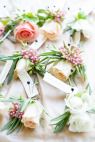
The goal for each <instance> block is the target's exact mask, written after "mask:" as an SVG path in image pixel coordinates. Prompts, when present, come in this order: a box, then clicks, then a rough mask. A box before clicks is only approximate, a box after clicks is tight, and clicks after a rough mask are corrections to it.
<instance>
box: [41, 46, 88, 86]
mask: <svg viewBox="0 0 95 142" xmlns="http://www.w3.org/2000/svg"><path fill="white" fill-rule="evenodd" d="M41 57H42V60H43V61H44V62H46V64H47V71H48V72H50V73H51V74H52V75H54V76H55V77H56V78H58V79H60V80H62V81H65V82H66V81H69V83H70V84H72V81H74V80H75V77H76V76H77V75H80V76H82V78H83V79H84V81H85V79H86V78H85V77H86V74H85V67H84V64H83V60H82V57H81V51H80V49H79V48H77V47H74V46H71V47H70V48H68V47H67V46H64V47H61V48H60V49H54V50H51V51H49V52H46V53H42V54H41ZM50 64H51V66H50ZM48 65H49V66H50V67H48Z"/></svg>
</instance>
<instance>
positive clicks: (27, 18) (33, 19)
mask: <svg viewBox="0 0 95 142" xmlns="http://www.w3.org/2000/svg"><path fill="white" fill-rule="evenodd" d="M22 20H25V21H31V22H35V23H38V22H39V18H38V17H37V16H36V15H33V14H32V13H31V12H28V13H24V14H23V15H22Z"/></svg>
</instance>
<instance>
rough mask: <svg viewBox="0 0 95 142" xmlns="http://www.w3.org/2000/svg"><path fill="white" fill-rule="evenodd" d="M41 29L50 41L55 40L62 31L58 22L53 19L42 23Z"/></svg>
mask: <svg viewBox="0 0 95 142" xmlns="http://www.w3.org/2000/svg"><path fill="white" fill-rule="evenodd" d="M42 30H43V32H44V35H45V37H46V38H47V39H49V40H51V41H54V40H57V39H58V38H59V36H60V35H61V33H62V29H61V26H60V24H59V23H57V22H54V21H52V22H49V23H46V24H44V26H43V27H42Z"/></svg>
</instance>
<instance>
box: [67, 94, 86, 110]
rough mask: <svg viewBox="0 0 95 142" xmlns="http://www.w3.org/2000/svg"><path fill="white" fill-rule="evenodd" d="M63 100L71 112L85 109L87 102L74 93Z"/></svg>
mask: <svg viewBox="0 0 95 142" xmlns="http://www.w3.org/2000/svg"><path fill="white" fill-rule="evenodd" d="M65 102H66V106H67V107H68V108H69V109H70V112H71V113H81V112H85V111H86V110H87V103H86V102H84V101H83V100H82V98H81V97H80V96H77V95H75V94H71V95H69V96H68V97H67V98H66V99H65Z"/></svg>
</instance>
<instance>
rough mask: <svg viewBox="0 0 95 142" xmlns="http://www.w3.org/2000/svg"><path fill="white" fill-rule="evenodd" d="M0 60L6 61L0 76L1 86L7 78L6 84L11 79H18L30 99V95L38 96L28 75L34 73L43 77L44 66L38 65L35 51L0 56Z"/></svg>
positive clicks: (38, 61)
mask: <svg viewBox="0 0 95 142" xmlns="http://www.w3.org/2000/svg"><path fill="white" fill-rule="evenodd" d="M0 60H1V61H7V63H6V64H5V66H4V68H3V70H2V72H1V75H0V84H1V85H2V84H3V83H4V81H5V79H6V78H8V83H10V82H11V80H12V78H13V77H14V78H17V77H18V78H19V79H20V80H21V82H22V84H23V86H24V88H25V91H26V93H27V95H28V97H31V93H33V94H34V95H35V94H36V95H37V94H38V91H37V89H36V87H35V82H34V81H33V80H32V78H31V77H30V75H31V74H35V73H39V74H40V75H44V72H45V66H43V64H42V63H40V60H39V57H38V55H37V52H36V51H34V50H32V49H31V50H25V51H21V52H16V53H14V54H13V55H11V56H0ZM29 74H30V75H29Z"/></svg>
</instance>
